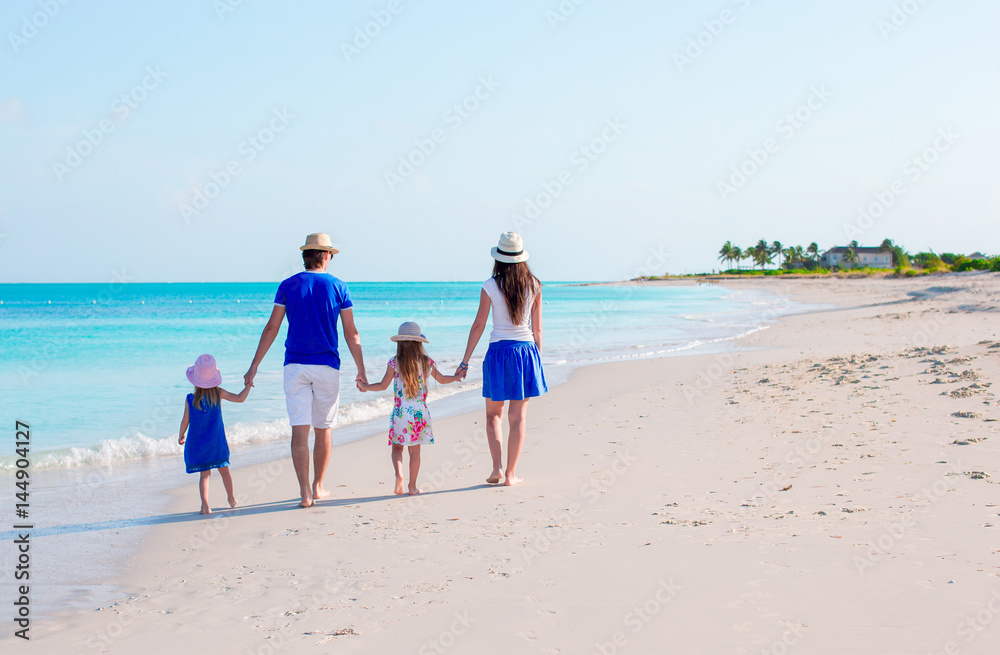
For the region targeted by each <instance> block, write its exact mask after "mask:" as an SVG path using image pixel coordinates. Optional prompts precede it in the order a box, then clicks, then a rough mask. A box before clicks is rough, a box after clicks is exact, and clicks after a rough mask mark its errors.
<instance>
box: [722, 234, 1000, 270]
mask: <svg viewBox="0 0 1000 655" xmlns="http://www.w3.org/2000/svg"><path fill="white" fill-rule="evenodd" d="M859 248H861V246H860V245H859V244H858V242H857V241H851V242H850V243H849V244H848V245H847V247H846V251H844V252H843V253H842V259H843V261H844V264H846V265H845V266H837V265H834V266H832V267H827V265H826V264H825V263H824V262H823V260H822V257H821V253H820V249H819V246H818V245H817V244H816V243H815V242H813V243H810V244H809V246H808V247H806V248H803V247H802V246H784V245H782V243H781V242H780V241H772V242H771V244H770V245H768V242H767V241H766V240H764V239H761V240H760V241H758V242H757V243H756V244H754V245H752V246H747V247H746V248H745V249H741V248H740V247H739V246H734V245H733V244H732V242H731V241H726V243H725V244H724V245H723V246H722V249H721V250H719V261H722V262H725V263H726V264H727V265H728V266H729V268H728V270H725V271H722V274H725V275H787V274H794V275H823V274H828V273H850V274H851V275H855V274H856V275H871V274H876V273H881V274H885V273H888V272H890V271H893V272H894V273H895V274H896V275H903V276H906V277H913V276H915V275H926V274H929V273H950V272H956V273H958V272H963V271H994V272H1000V257H998V256H991V257H983V258H978V259H969V258H967V257H966V256H964V255H955V254H953V253H942V254H941V255H938V254H936V253H935V252H934V251H933V250H931V251H929V252H918V253H916V254H915V255H911V254H910V253H908V252H907V251H906V250H905V249H904V248H903V247H902V246H899V245H898V244H896V243H894V242H893V241H892V239H885V240H883V241H882V243H881V244H880V245H879V246H878V249H879V250H880V251H882V252H890V253H892V262H893V267H894V268H870V267H861V266H859V265H858V264H859V262H860V261H861V260H860V258H859V257H858V253H857V250H858V249H859ZM977 254H978V253H977ZM745 259H748V260H750V261H751V263H752V268H751V269H750V270H747V269H745V268H743V267H742V266H741V262H743V260H745ZM775 259H777V261H776V262H775ZM734 262H735V264H736V266H735V268H733V267H732V263H734ZM770 264H776V265H777V268H776V269H769V268H767V267H768V265H770Z"/></svg>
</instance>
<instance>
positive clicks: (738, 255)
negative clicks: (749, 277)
mask: <svg viewBox="0 0 1000 655" xmlns="http://www.w3.org/2000/svg"><path fill="white" fill-rule="evenodd" d="M730 253H731V256H732V258H733V259H734V260H736V270H737V271H738V270H740V262H741V261H743V260H744V258H745V257H746V255H744V254H743V251H742V250H740V247H739V246H733V247H732V248H731V249H730Z"/></svg>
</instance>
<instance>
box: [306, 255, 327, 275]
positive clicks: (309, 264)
mask: <svg viewBox="0 0 1000 655" xmlns="http://www.w3.org/2000/svg"><path fill="white" fill-rule="evenodd" d="M325 257H326V251H325V250H303V251H302V264H303V266H305V267H306V270H307V271H311V270H314V269H317V268H319V267H320V266H322V265H323V259H324V258H325Z"/></svg>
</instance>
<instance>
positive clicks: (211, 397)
mask: <svg viewBox="0 0 1000 655" xmlns="http://www.w3.org/2000/svg"><path fill="white" fill-rule="evenodd" d="M203 398H204V399H205V400H208V406H209V407H215V406H216V405H218V404H219V387H212V388H211V389H203V388H202V387H195V388H194V402H193V403H191V404H192V405H194V408H195V409H203V408H202V406H201V401H202V399H203ZM205 409H207V408H205Z"/></svg>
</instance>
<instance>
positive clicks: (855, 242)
mask: <svg viewBox="0 0 1000 655" xmlns="http://www.w3.org/2000/svg"><path fill="white" fill-rule="evenodd" d="M849 247H850V248H851V250H857V248H858V242H857V241H851V243H850V245H849Z"/></svg>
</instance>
